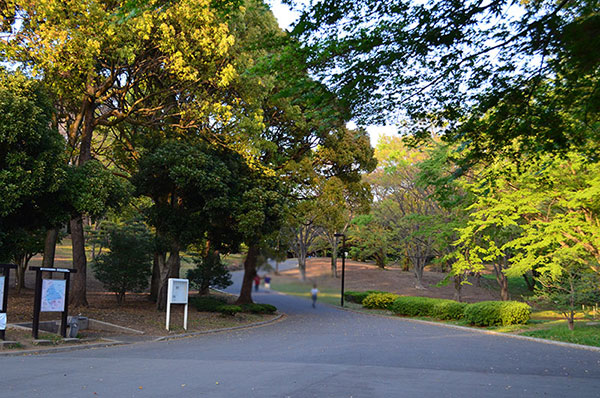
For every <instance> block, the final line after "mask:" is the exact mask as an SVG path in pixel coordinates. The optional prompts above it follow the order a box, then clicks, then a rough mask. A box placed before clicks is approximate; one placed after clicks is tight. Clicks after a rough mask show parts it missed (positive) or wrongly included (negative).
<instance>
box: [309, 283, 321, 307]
mask: <svg viewBox="0 0 600 398" xmlns="http://www.w3.org/2000/svg"><path fill="white" fill-rule="evenodd" d="M317 294H319V289H317V284H316V283H315V284H314V285H313V288H312V289H311V290H310V296H311V297H312V306H313V308H316V306H317Z"/></svg>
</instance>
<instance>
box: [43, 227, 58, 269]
mask: <svg viewBox="0 0 600 398" xmlns="http://www.w3.org/2000/svg"><path fill="white" fill-rule="evenodd" d="M57 240H58V229H57V228H52V229H49V230H48V231H46V239H45V240H44V257H43V259H42V267H44V268H53V267H54V256H55V254H56V242H57Z"/></svg>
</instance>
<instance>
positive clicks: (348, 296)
mask: <svg viewBox="0 0 600 398" xmlns="http://www.w3.org/2000/svg"><path fill="white" fill-rule="evenodd" d="M373 293H387V292H382V291H379V290H367V291H366V292H354V291H347V292H344V300H346V301H349V302H351V303H357V304H362V302H363V300H364V299H366V298H367V296H368V295H369V294H373Z"/></svg>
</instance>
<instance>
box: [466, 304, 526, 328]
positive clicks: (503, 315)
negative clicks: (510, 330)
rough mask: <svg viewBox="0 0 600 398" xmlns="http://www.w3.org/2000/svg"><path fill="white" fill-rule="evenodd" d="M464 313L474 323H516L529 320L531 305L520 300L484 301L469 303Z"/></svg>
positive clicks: (490, 324)
mask: <svg viewBox="0 0 600 398" xmlns="http://www.w3.org/2000/svg"><path fill="white" fill-rule="evenodd" d="M464 314H465V320H466V321H467V322H469V323H470V324H472V325H477V326H493V325H515V324H519V323H526V322H527V321H528V320H529V316H530V315H531V307H530V306H529V305H527V304H525V303H520V302H518V301H482V302H480V303H475V304H469V305H467V306H466V307H465V311H464Z"/></svg>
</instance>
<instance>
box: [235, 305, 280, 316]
mask: <svg viewBox="0 0 600 398" xmlns="http://www.w3.org/2000/svg"><path fill="white" fill-rule="evenodd" d="M241 307H242V311H243V312H250V313H252V314H272V313H274V312H275V311H277V307H275V306H274V305H271V304H259V303H248V304H243V305H242V306H241Z"/></svg>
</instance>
